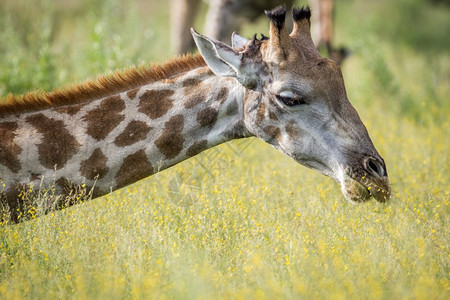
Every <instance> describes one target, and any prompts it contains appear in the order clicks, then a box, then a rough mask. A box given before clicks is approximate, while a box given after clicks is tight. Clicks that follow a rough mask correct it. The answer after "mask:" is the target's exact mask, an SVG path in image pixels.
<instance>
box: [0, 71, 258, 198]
mask: <svg viewBox="0 0 450 300" xmlns="http://www.w3.org/2000/svg"><path fill="white" fill-rule="evenodd" d="M244 93H245V89H244V88H243V87H242V86H241V85H240V84H239V83H238V82H237V81H236V80H235V79H223V78H220V77H218V76H215V75H214V74H213V73H212V72H211V71H210V70H209V69H208V68H207V67H201V68H198V69H194V70H191V71H189V72H186V73H183V74H181V75H178V76H176V77H173V78H169V79H164V80H161V81H157V82H154V83H151V84H148V85H144V86H142V87H139V88H135V89H132V90H128V91H125V92H121V93H119V94H116V95H113V96H108V97H106V98H101V99H97V100H93V101H89V102H86V103H78V104H74V105H66V106H59V107H55V108H51V109H45V110H41V111H36V112H28V113H23V114H18V115H9V116H6V117H4V118H3V119H2V120H1V121H0V138H2V139H3V140H4V142H2V143H0V150H2V155H0V178H1V179H2V180H3V183H4V184H5V187H4V192H5V193H6V195H7V199H8V202H9V204H11V203H14V202H15V201H16V197H17V186H21V185H22V186H23V185H30V184H31V185H33V186H34V187H44V188H46V187H49V186H52V185H54V188H55V189H56V193H57V194H58V193H64V191H65V189H67V186H68V183H70V185H69V186H70V187H73V186H81V185H83V184H84V185H85V186H86V187H87V188H88V189H90V188H92V190H93V195H94V197H97V196H100V195H103V194H106V193H108V192H110V191H112V190H115V189H118V188H121V187H124V186H126V185H129V184H131V183H134V182H136V181H138V180H140V179H143V178H145V177H147V176H150V175H152V174H154V173H156V172H158V171H161V170H164V169H166V168H168V167H170V166H173V165H175V164H177V163H179V162H181V161H183V160H185V159H187V158H189V157H192V156H195V155H197V154H198V153H200V152H201V151H203V150H206V149H208V148H211V147H213V146H216V145H218V144H220V143H223V142H226V141H229V140H232V139H236V138H243V137H247V136H250V135H251V134H250V133H249V132H248V131H247V129H246V128H245V125H244V120H243V109H244V105H243V98H244ZM2 135H3V136H2ZM5 140H6V144H5ZM5 153H6V155H5ZM12 206H15V205H14V204H13V205H12Z"/></svg>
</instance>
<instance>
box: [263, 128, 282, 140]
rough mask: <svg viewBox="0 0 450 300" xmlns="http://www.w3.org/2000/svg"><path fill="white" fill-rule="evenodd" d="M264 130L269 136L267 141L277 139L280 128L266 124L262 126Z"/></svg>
mask: <svg viewBox="0 0 450 300" xmlns="http://www.w3.org/2000/svg"><path fill="white" fill-rule="evenodd" d="M264 132H265V133H266V134H267V135H268V136H269V137H270V139H269V140H268V141H267V142H269V143H270V142H271V141H272V140H274V139H278V138H279V137H280V135H281V130H280V128H278V127H276V126H266V127H264Z"/></svg>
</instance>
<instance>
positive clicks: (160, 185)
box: [0, 0, 450, 299]
mask: <svg viewBox="0 0 450 300" xmlns="http://www.w3.org/2000/svg"><path fill="white" fill-rule="evenodd" d="M148 2H149V3H146V2H144V1H140V2H135V1H118V0H113V1H106V0H105V1H100V0H95V1H88V0H79V1H62V0H61V1H42V0H41V1H34V2H33V6H30V5H29V1H25V0H14V1H13V0H3V2H2V5H0V40H1V41H2V42H1V43H0V95H3V96H4V95H7V94H8V93H9V92H12V93H16V94H20V93H23V92H26V91H28V90H31V89H37V88H42V89H45V90H51V89H53V88H56V87H58V86H62V85H65V84H69V83H73V82H77V81H81V80H84V79H86V78H92V77H93V76H95V75H98V74H100V73H105V72H109V71H112V70H114V69H116V68H122V67H127V66H130V65H131V64H141V63H144V62H146V63H148V62H155V61H159V62H161V61H164V60H166V59H168V58H170V56H171V55H170V51H169V49H170V45H169V41H168V39H167V37H168V35H169V24H168V9H169V8H168V6H167V5H168V4H167V3H166V2H167V1H158V2H157V1H148ZM391 2H393V1H387V0H382V1H370V0H366V1H356V0H345V1H344V0H342V1H339V3H338V5H337V11H336V40H337V42H338V44H342V45H345V46H346V47H348V48H349V49H351V51H352V55H351V57H350V58H349V59H348V60H347V61H346V62H345V63H344V66H343V73H344V78H345V80H346V87H347V92H348V95H349V99H350V101H351V102H352V103H353V105H354V106H355V107H356V109H357V111H358V112H359V114H360V116H361V118H362V119H363V121H364V123H365V125H366V126H367V128H368V130H369V133H370V135H371V137H372V140H373V141H374V144H375V145H376V147H377V149H378V151H379V152H380V154H381V155H382V156H383V157H384V159H385V161H386V164H387V168H388V172H389V176H390V181H391V183H392V186H393V197H392V199H391V201H390V202H389V203H388V204H385V205H383V204H380V203H376V202H375V201H371V202H369V203H366V204H361V205H351V204H349V203H347V202H346V201H345V200H344V198H343V196H342V195H341V193H340V191H339V186H338V185H337V184H336V183H334V182H333V181H332V180H331V179H329V178H326V177H324V176H322V175H320V174H317V173H315V172H313V171H310V170H308V169H306V168H304V167H302V166H300V165H298V164H296V163H294V162H293V161H292V160H291V159H289V158H287V157H284V156H283V155H282V154H280V153H279V152H277V151H276V150H274V149H272V148H270V146H268V145H266V144H264V143H263V142H261V141H258V140H256V139H248V140H239V141H234V142H231V143H228V144H224V145H222V146H220V147H217V148H214V149H211V150H208V151H206V152H204V153H202V154H201V155H199V156H197V157H195V158H193V159H190V160H188V161H186V162H183V163H181V164H179V165H177V166H175V167H173V168H171V169H169V170H166V171H164V172H161V173H158V174H156V175H154V176H152V177H150V178H147V179H145V180H143V181H141V182H139V183H137V184H134V185H132V186H129V187H127V188H124V189H122V190H120V191H118V192H115V193H112V194H111V195H107V196H105V197H102V198H99V199H96V200H93V201H90V202H86V203H83V204H81V205H77V206H74V207H71V208H69V209H65V210H63V211H58V212H54V213H52V214H50V215H47V216H43V217H40V218H36V219H34V220H31V221H28V222H24V223H21V224H19V225H14V226H0V299H21V298H25V299H44V298H45V299H49V298H50V299H51V298H63V299H65V298H75V299H89V298H91V299H110V298H112V299H114V298H118V299H120V298H132V299H139V298H146V299H147V298H169V299H170V298H182V299H192V298H202V299H203V298H207V299H216V298H225V299H227V298H238V299H248V298H249V299H273V298H294V299H298V298H304V299H310V298H315V299H324V298H325V299H328V298H329V299H449V298H450V281H449V275H450V274H449V272H450V269H449V262H450V259H449V258H450V257H449V255H450V249H449V246H450V243H449V242H450V241H449V233H450V228H449V217H450V214H449V204H450V202H449V194H450V189H449V184H450V180H449V174H450V163H449V152H450V147H449V146H450V145H449V142H450V139H449V136H450V120H449V118H448V116H449V115H450V101H449V100H450V99H449V98H450V91H449V82H450V52H449V49H450V38H449V36H448V33H449V32H450V20H449V18H448V16H449V14H450V7H449V6H448V5H446V4H444V3H440V2H439V1H434V2H433V1H425V0H415V1H408V0H400V1H395V4H392V3H391ZM61 3H65V4H66V5H62V4H61ZM302 4H303V3H302ZM202 9H203V10H204V7H203V8H202ZM198 22H199V23H198V24H199V25H198V26H197V27H198V28H199V29H200V28H201V22H202V19H201V18H200V20H199V21H198ZM254 32H263V33H267V32H268V22H267V21H266V20H265V19H264V18H262V19H261V20H260V21H259V22H257V24H253V25H249V26H247V27H246V28H244V30H243V35H247V36H250V35H251V34H252V33H254Z"/></svg>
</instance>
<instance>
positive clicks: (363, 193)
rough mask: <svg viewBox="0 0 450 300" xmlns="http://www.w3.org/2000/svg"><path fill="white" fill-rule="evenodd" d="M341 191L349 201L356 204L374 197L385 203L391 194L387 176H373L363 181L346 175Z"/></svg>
mask: <svg viewBox="0 0 450 300" xmlns="http://www.w3.org/2000/svg"><path fill="white" fill-rule="evenodd" d="M341 192H342V194H343V195H344V197H345V198H346V199H347V200H348V201H349V202H351V203H354V204H355V203H361V202H366V201H369V200H370V199H371V198H372V197H373V198H375V200H377V201H378V202H381V203H384V202H387V201H389V198H390V196H391V191H390V188H389V181H388V179H387V177H384V178H379V179H378V178H373V180H365V182H364V183H362V182H359V181H358V180H355V179H353V178H351V177H350V176H348V175H345V176H344V179H343V180H342V181H341Z"/></svg>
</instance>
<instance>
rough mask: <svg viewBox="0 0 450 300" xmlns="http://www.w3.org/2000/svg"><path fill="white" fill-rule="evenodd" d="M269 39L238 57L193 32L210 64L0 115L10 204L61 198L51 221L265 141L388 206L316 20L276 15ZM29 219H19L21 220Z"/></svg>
mask: <svg viewBox="0 0 450 300" xmlns="http://www.w3.org/2000/svg"><path fill="white" fill-rule="evenodd" d="M266 14H267V16H268V17H269V19H270V35H269V38H267V37H264V36H263V37H262V38H261V39H257V38H256V35H255V37H253V38H252V39H251V40H247V39H245V38H243V37H240V36H239V35H237V34H233V37H232V46H231V47H230V46H228V45H226V44H224V43H221V42H218V41H215V40H212V39H209V38H207V37H205V36H203V35H201V34H198V33H196V32H195V31H193V30H192V35H193V37H194V40H195V43H196V44H197V47H198V49H199V52H200V54H201V56H199V55H194V56H186V57H183V58H178V59H174V60H173V61H171V62H169V63H167V64H165V65H160V66H156V67H151V68H147V69H131V70H128V71H126V72H125V73H121V74H119V75H117V74H113V75H110V76H109V77H106V78H105V77H101V78H99V79H98V80H97V81H93V82H87V83H84V84H80V85H77V86H74V87H72V88H69V89H64V90H59V91H58V90H57V91H54V92H51V93H43V94H37V93H31V94H27V95H24V96H19V97H14V96H9V98H8V100H7V101H6V102H4V103H2V104H0V178H1V181H2V183H3V186H0V193H1V196H0V198H1V204H2V206H6V207H9V209H10V210H11V214H12V216H13V218H14V217H16V219H17V218H18V215H20V211H21V209H23V208H24V207H25V206H26V203H25V202H24V200H23V199H21V198H20V197H19V196H18V195H19V194H20V190H21V188H23V187H35V188H36V187H43V188H50V187H51V188H52V191H53V193H54V197H55V198H54V202H53V203H49V204H45V205H47V206H48V207H44V208H43V210H44V212H45V211H48V210H50V209H53V208H59V207H61V203H62V202H64V203H65V204H68V205H70V204H72V202H71V201H70V199H69V200H67V196H68V195H69V196H70V195H72V196H73V194H74V193H76V192H77V191H78V190H79V187H84V186H86V188H87V189H88V190H90V191H91V196H92V197H98V196H101V195H104V194H107V193H109V192H110V191H113V190H116V189H119V188H122V187H124V186H127V185H129V184H131V183H134V182H136V181H138V180H140V179H143V178H145V177H147V176H150V175H152V174H154V173H156V172H158V171H160V170H163V169H166V168H168V167H170V166H172V165H174V164H177V163H179V162H181V161H183V160H185V159H187V158H189V157H192V156H194V155H197V154H198V153H200V152H202V151H203V150H206V149H208V148H211V147H213V146H216V145H218V144H221V143H223V142H226V141H229V140H232V139H237V138H246V137H251V136H256V137H258V138H260V139H262V140H264V141H266V142H267V143H269V144H270V145H272V146H273V147H275V148H276V149H278V150H279V151H281V152H282V153H284V154H286V155H288V156H290V157H292V158H293V159H294V160H296V161H297V162H299V163H300V164H303V165H305V166H307V167H309V168H312V169H315V170H317V171H319V172H321V173H323V174H325V175H327V176H330V177H332V178H333V179H335V180H336V181H337V182H338V183H339V184H340V185H341V190H342V193H343V194H344V196H345V198H346V199H348V200H350V201H352V202H361V201H366V200H368V199H369V198H370V197H372V196H373V197H374V198H375V199H376V200H378V201H380V202H384V201H387V200H388V199H389V197H390V187H389V180H388V175H387V171H386V166H385V164H384V161H383V159H382V158H381V156H380V155H379V154H378V152H377V151H376V149H375V147H374V145H373V143H372V141H371V139H370V137H369V135H368V132H367V130H366V128H365V126H364V124H363V123H362V121H361V119H360V118H359V116H358V114H357V112H356V111H355V109H354V108H353V106H352V105H351V104H350V102H349V101H348V99H347V95H346V91H345V87H344V82H343V78H342V74H341V72H340V69H339V67H338V66H337V65H336V64H335V63H334V62H332V61H330V60H328V59H325V58H322V57H321V56H320V54H319V53H318V52H317V50H316V48H315V47H314V44H313V42H312V40H311V36H310V11H309V8H301V9H294V10H293V19H294V29H293V31H292V32H291V33H290V34H289V33H288V32H287V30H286V26H285V23H284V21H285V15H286V10H285V9H284V8H282V7H278V8H276V9H274V10H272V11H268V12H266ZM18 212H19V213H18Z"/></svg>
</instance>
